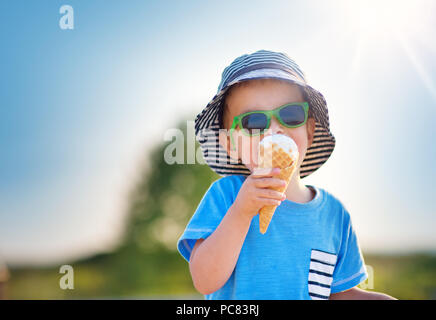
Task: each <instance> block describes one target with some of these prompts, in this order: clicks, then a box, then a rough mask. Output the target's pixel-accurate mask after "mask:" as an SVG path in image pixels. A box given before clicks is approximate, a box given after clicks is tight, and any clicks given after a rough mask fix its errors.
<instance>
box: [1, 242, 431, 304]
mask: <svg viewBox="0 0 436 320" xmlns="http://www.w3.org/2000/svg"><path fill="white" fill-rule="evenodd" d="M365 263H366V265H367V266H369V270H370V271H371V272H370V279H369V280H368V281H367V282H366V283H364V284H363V288H366V289H367V290H373V291H378V292H384V293H387V294H389V295H391V296H394V297H396V298H398V299H436V256H435V255H428V254H414V255H404V256H381V255H370V254H365ZM71 265H72V266H73V267H74V289H73V290H62V289H60V286H59V281H60V278H61V277H62V276H63V274H60V273H59V267H58V266H56V267H47V268H30V267H26V268H11V279H10V281H9V283H8V285H7V294H8V297H9V298H10V299H95V298H97V299H105V298H109V299H113V298H117V299H149V298H152V299H203V297H202V296H201V295H199V294H198V293H197V292H196V291H195V289H194V287H193V286H192V282H191V278H190V275H189V270H188V266H187V263H186V262H185V261H184V260H183V259H182V258H180V256H179V255H178V254H175V253H174V252H167V253H162V252H160V253H158V254H157V253H156V254H147V255H144V254H142V255H136V256H135V255H134V253H133V252H128V251H126V252H119V253H117V254H110V255H100V256H96V257H91V258H88V259H84V260H82V261H77V262H73V263H71Z"/></svg>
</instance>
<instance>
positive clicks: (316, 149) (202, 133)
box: [195, 69, 336, 178]
mask: <svg viewBox="0 0 436 320" xmlns="http://www.w3.org/2000/svg"><path fill="white" fill-rule="evenodd" d="M268 78H270V79H281V80H286V81H289V82H291V83H294V84H297V85H300V86H301V87H303V89H304V93H305V96H306V98H307V100H308V102H309V108H310V109H311V110H312V114H313V115H314V118H315V134H314V139H313V142H312V144H311V146H310V147H309V148H308V149H307V151H306V155H305V157H304V160H303V162H302V164H301V167H300V177H301V178H304V177H307V176H308V175H310V174H312V173H313V172H314V171H316V170H317V169H318V168H320V167H321V166H322V165H323V164H324V163H325V162H326V161H327V160H328V159H329V157H330V155H331V154H332V152H333V150H334V148H335V144H336V141H335V138H334V136H333V134H332V133H331V132H330V124H329V117H328V110H327V103H326V100H325V99H324V96H323V95H322V94H321V93H320V92H319V91H317V90H315V89H313V88H312V87H311V86H309V85H307V84H306V83H305V82H304V81H302V80H301V79H299V78H298V77H296V76H293V75H291V74H289V73H286V72H283V71H281V70H277V69H257V70H253V71H251V72H248V73H245V74H243V75H241V76H240V77H238V78H236V79H234V80H233V81H232V82H230V83H229V84H228V85H227V86H226V87H224V88H222V90H220V92H218V93H217V94H216V95H215V97H214V98H213V99H212V100H211V101H210V102H209V103H208V105H207V106H206V108H204V110H203V111H202V112H201V113H199V114H198V115H197V117H196V119H195V135H196V138H197V141H198V142H199V144H200V147H201V150H202V152H203V158H204V160H205V162H206V163H207V164H208V165H209V167H210V168H211V169H212V170H214V171H215V172H216V173H218V174H219V175H221V176H228V175H235V174H236V175H245V176H247V175H250V174H251V172H250V170H249V169H248V168H247V167H246V166H245V165H244V164H243V163H242V162H241V161H240V160H235V159H233V158H231V157H230V156H229V154H228V153H227V151H226V150H225V149H224V148H223V147H222V146H221V145H220V143H219V129H220V118H219V115H220V110H221V108H222V107H223V102H224V98H225V92H226V91H227V90H228V88H229V87H230V86H232V85H234V84H235V83H239V82H242V81H248V80H254V79H268Z"/></svg>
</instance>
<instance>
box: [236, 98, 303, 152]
mask: <svg viewBox="0 0 436 320" xmlns="http://www.w3.org/2000/svg"><path fill="white" fill-rule="evenodd" d="M295 105H298V106H301V107H303V110H304V121H303V122H302V123H300V124H297V125H295V126H290V125H287V124H286V123H284V122H283V121H282V118H281V117H280V111H281V110H282V109H283V108H285V107H288V106H295ZM254 113H260V114H264V115H265V116H266V118H267V126H266V128H265V129H263V130H259V133H254V134H250V133H248V132H247V130H242V129H244V128H243V127H242V119H243V118H244V117H245V116H248V115H250V114H254ZM308 115H309V103H308V102H306V101H304V102H292V103H287V104H284V105H282V106H280V107H278V108H276V109H274V110H258V111H250V112H246V113H242V114H240V115H238V116H236V117H234V118H233V123H232V127H231V128H230V131H229V134H230V140H231V142H232V147H233V150H236V148H235V142H234V140H233V131H234V130H236V127H237V126H239V128H241V130H242V133H243V134H244V135H246V136H248V137H254V136H258V135H262V134H263V133H264V132H265V131H266V130H268V129H269V126H270V124H271V117H272V116H274V117H275V118H276V119H277V120H278V121H279V122H280V123H281V124H282V125H283V126H284V127H286V128H298V127H301V126H302V125H304V124H305V123H306V122H307V118H308Z"/></svg>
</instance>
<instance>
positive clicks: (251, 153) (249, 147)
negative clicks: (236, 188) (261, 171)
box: [239, 136, 260, 170]
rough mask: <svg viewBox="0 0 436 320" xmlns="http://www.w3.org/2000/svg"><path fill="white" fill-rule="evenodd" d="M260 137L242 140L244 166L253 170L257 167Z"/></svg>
mask: <svg viewBox="0 0 436 320" xmlns="http://www.w3.org/2000/svg"><path fill="white" fill-rule="evenodd" d="M259 142H260V136H254V137H246V136H244V137H243V138H242V146H241V148H240V154H239V156H240V159H241V160H242V162H243V163H244V165H245V166H246V167H247V168H248V169H250V170H252V169H253V168H255V167H257V163H258V152H259Z"/></svg>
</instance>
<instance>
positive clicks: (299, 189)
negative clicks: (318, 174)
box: [285, 171, 315, 203]
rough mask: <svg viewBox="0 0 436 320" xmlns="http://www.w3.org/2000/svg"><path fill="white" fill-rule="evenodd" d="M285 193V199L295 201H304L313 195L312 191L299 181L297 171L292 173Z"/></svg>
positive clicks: (310, 198)
mask: <svg viewBox="0 0 436 320" xmlns="http://www.w3.org/2000/svg"><path fill="white" fill-rule="evenodd" d="M285 194H286V199H287V200H289V201H293V202H297V203H306V202H309V201H311V200H312V199H313V198H314V197H315V193H314V191H312V189H310V188H308V187H306V186H305V185H304V183H303V182H302V181H301V178H300V173H299V172H298V171H297V172H295V173H294V176H293V177H292V179H291V181H290V182H289V185H288V188H287V189H286V191H285Z"/></svg>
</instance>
